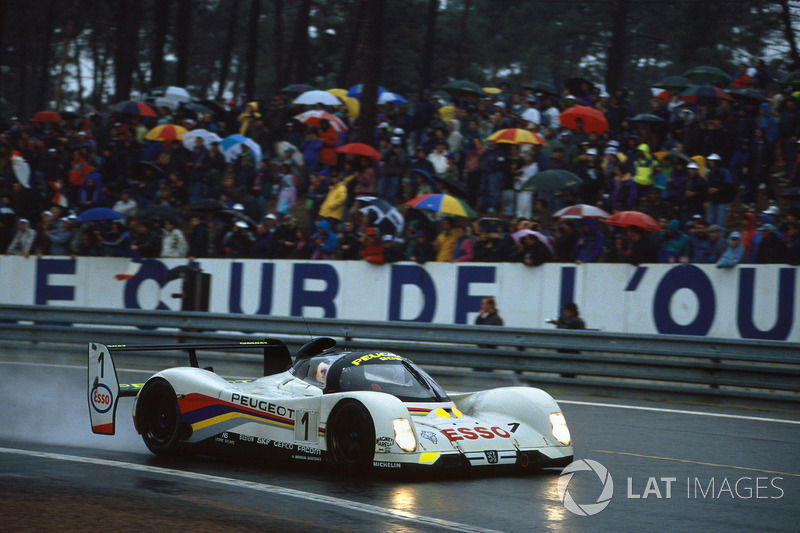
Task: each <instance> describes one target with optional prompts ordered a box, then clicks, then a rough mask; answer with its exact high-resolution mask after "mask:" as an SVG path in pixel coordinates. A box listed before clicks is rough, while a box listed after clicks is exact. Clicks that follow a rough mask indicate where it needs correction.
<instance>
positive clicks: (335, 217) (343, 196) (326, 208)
mask: <svg viewBox="0 0 800 533" xmlns="http://www.w3.org/2000/svg"><path fill="white" fill-rule="evenodd" d="M330 177H331V187H330V190H329V191H328V194H327V195H326V196H325V200H324V201H323V202H322V205H321V206H320V207H319V216H320V217H321V218H322V219H324V220H327V221H328V223H329V224H330V227H331V230H334V231H335V230H336V226H337V225H338V224H339V221H341V220H342V217H343V216H344V205H345V202H346V201H347V196H348V193H347V184H348V183H349V182H350V181H352V180H353V179H354V178H355V174H353V175H350V176H348V177H347V178H345V179H344V180H342V179H341V178H340V176H339V174H338V173H336V172H333V173H331V176H330Z"/></svg>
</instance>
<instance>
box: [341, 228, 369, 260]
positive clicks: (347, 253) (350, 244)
mask: <svg viewBox="0 0 800 533" xmlns="http://www.w3.org/2000/svg"><path fill="white" fill-rule="evenodd" d="M373 229H374V228H373ZM361 240H362V236H361V235H359V234H358V232H357V231H356V226H355V224H354V223H353V221H352V220H349V219H348V220H345V222H344V225H343V226H342V233H341V234H339V244H338V250H337V256H338V258H339V259H342V260H345V261H349V260H355V259H360V258H361Z"/></svg>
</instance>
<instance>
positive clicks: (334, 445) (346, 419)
mask: <svg viewBox="0 0 800 533" xmlns="http://www.w3.org/2000/svg"><path fill="white" fill-rule="evenodd" d="M354 429H356V430H357V431H358V438H357V440H358V447H359V448H360V453H359V456H358V457H356V458H348V457H345V456H343V447H346V446H347V445H348V444H352V443H348V442H345V440H347V439H351V438H352V437H351V436H349V435H348V433H349V432H351V431H352V430H354ZM326 440H327V448H328V453H327V456H328V463H329V464H330V465H331V466H332V467H333V468H334V469H335V470H339V471H343V472H347V473H351V474H358V473H363V472H365V471H368V470H369V469H370V468H372V461H373V460H374V458H375V423H374V422H373V420H372V415H370V413H369V410H368V409H367V408H366V407H365V406H364V404H362V403H361V402H359V401H358V400H354V399H346V400H342V401H341V402H339V403H338V404H337V405H336V406H335V407H334V408H333V411H331V415H330V416H329V417H328V424H327V430H326Z"/></svg>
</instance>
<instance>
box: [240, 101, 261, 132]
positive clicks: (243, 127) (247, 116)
mask: <svg viewBox="0 0 800 533" xmlns="http://www.w3.org/2000/svg"><path fill="white" fill-rule="evenodd" d="M260 117H261V113H259V112H258V102H249V103H248V104H247V107H246V108H245V110H244V111H242V112H241V113H239V124H240V126H239V135H244V134H245V132H246V131H247V128H249V127H250V125H251V124H252V123H254V122H255V121H256V119H257V118H260Z"/></svg>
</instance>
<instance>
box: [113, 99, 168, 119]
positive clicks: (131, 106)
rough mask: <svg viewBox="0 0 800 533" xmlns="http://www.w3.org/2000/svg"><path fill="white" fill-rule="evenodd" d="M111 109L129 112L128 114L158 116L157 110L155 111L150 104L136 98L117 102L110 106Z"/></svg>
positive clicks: (118, 111)
mask: <svg viewBox="0 0 800 533" xmlns="http://www.w3.org/2000/svg"><path fill="white" fill-rule="evenodd" d="M110 109H111V111H116V112H117V113H127V114H128V115H139V116H140V117H157V116H158V115H156V112H155V111H153V108H151V107H150V106H149V105H147V104H145V103H144V102H136V101H135V100H126V101H124V102H117V103H116V104H114V105H112V106H111V107H110Z"/></svg>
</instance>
